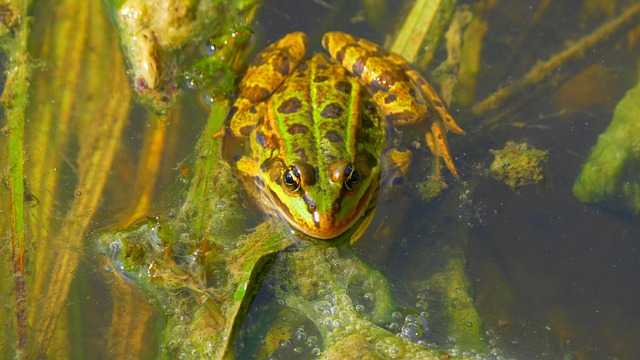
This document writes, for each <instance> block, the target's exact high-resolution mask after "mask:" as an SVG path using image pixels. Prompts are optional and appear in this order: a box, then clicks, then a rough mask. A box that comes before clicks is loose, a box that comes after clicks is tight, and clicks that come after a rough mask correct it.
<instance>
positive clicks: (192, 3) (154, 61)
mask: <svg viewBox="0 0 640 360" xmlns="http://www.w3.org/2000/svg"><path fill="white" fill-rule="evenodd" d="M107 3H108V5H109V6H111V10H112V18H113V19H114V22H115V23H116V25H117V27H118V32H119V35H120V39H121V43H122V46H123V48H124V53H125V55H126V57H127V61H128V63H129V67H130V74H131V77H132V81H133V87H134V88H135V91H136V92H137V93H138V95H139V96H140V98H141V100H142V101H143V103H144V104H145V105H147V106H148V107H149V108H150V109H152V110H153V111H154V112H157V113H160V114H163V113H165V112H166V111H167V110H168V109H169V108H170V107H172V106H173V105H174V104H175V102H176V100H177V98H178V97H179V95H180V89H181V87H182V84H181V80H182V79H181V75H182V73H183V72H184V67H185V65H184V63H185V59H188V58H189V56H185V55H187V54H190V53H193V52H194V51H193V49H187V47H188V46H191V45H200V44H204V43H206V42H207V41H209V40H212V39H216V38H217V37H218V36H224V35H226V33H229V32H232V33H233V32H234V31H233V30H232V29H234V28H235V27H236V26H241V25H240V24H244V23H245V22H247V21H248V19H250V18H251V16H252V14H253V12H254V11H255V3H256V2H255V1H231V2H227V3H224V2H220V1H215V0H188V1H176V0H125V1H116V0H111V1H107ZM218 47H219V46H218ZM215 56H218V55H217V54H216V55H215ZM221 56H222V57H224V55H221ZM229 60H231V59H229V58H227V59H225V61H223V63H226V66H229V63H231V62H232V61H229ZM215 65H216V66H215V70H217V71H218V70H219V71H220V72H221V73H223V74H228V73H230V71H228V70H227V69H226V68H225V67H224V66H222V63H216V64H215Z"/></svg>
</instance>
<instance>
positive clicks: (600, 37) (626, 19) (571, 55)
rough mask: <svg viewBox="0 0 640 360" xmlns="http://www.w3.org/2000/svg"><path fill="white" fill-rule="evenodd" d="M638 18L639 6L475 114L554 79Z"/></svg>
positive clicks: (484, 103) (498, 94) (538, 67)
mask: <svg viewBox="0 0 640 360" xmlns="http://www.w3.org/2000/svg"><path fill="white" fill-rule="evenodd" d="M638 14H640V3H639V4H636V5H633V6H631V7H630V8H628V9H627V10H625V11H624V12H623V13H622V14H621V15H620V16H618V17H617V18H615V19H614V20H611V21H609V22H607V23H605V24H604V25H602V26H600V27H599V28H598V29H596V30H595V31H594V32H593V33H591V34H590V35H588V36H585V37H583V38H582V39H581V40H580V41H578V42H576V43H575V44H574V45H573V46H571V47H569V48H568V49H566V50H564V51H562V52H561V53H559V54H557V55H554V56H552V57H551V58H550V59H549V60H547V61H545V62H543V63H540V64H538V65H536V66H534V67H533V69H531V70H530V71H529V73H527V74H526V75H525V76H524V77H522V78H521V79H519V80H517V81H515V82H514V83H512V84H509V85H507V86H505V87H504V88H502V89H500V90H498V91H497V92H495V93H494V94H493V95H491V96H489V97H487V98H486V99H484V100H483V101H481V102H480V103H479V104H477V105H476V106H475V107H474V108H473V112H474V114H475V115H478V116H483V115H486V114H487V113H489V112H491V111H494V110H496V109H498V108H499V107H500V106H501V105H502V104H503V103H505V102H506V101H508V100H509V99H511V98H513V97H514V96H516V95H517V94H520V93H522V92H524V91H525V90H527V89H529V88H530V87H532V86H534V85H537V84H540V83H542V82H543V81H546V80H548V79H549V78H551V77H553V76H554V75H555V71H557V70H558V69H561V68H564V67H566V65H567V63H569V62H570V61H573V60H576V59H578V58H580V57H582V56H583V55H584V54H585V52H586V51H587V50H588V49H590V48H593V47H594V46H596V45H598V44H599V43H601V42H603V41H605V40H607V39H609V38H610V37H611V36H612V35H613V34H615V33H616V32H617V31H618V30H620V28H621V27H622V26H624V25H627V24H629V23H631V21H632V20H633V19H634V18H635V17H636V16H637V15H638ZM499 120H500V118H494V119H491V120H490V121H487V122H486V125H491V124H494V123H496V122H498V121H499Z"/></svg>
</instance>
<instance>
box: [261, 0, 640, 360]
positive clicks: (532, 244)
mask: <svg viewBox="0 0 640 360" xmlns="http://www.w3.org/2000/svg"><path fill="white" fill-rule="evenodd" d="M290 3H291V2H287V1H280V2H273V5H272V7H270V6H267V7H265V8H264V9H263V14H262V15H261V16H260V22H259V25H260V29H261V33H262V34H263V36H264V37H265V38H266V39H275V38H277V37H279V36H280V35H281V34H283V33H286V32H288V31H292V30H297V29H299V28H303V29H309V26H310V25H308V24H306V25H301V24H298V23H297V21H299V20H298V19H300V18H305V19H307V16H308V14H309V13H313V14H315V16H310V17H309V18H310V19H311V21H312V22H315V23H314V24H313V25H311V29H309V30H308V31H310V32H311V34H312V38H316V39H317V38H318V37H319V36H320V34H321V33H322V32H324V31H325V30H329V29H332V30H333V29H336V30H343V31H350V32H352V33H356V34H358V35H360V36H364V37H367V38H369V39H373V40H375V41H378V42H381V41H383V39H382V38H381V31H385V30H388V29H379V28H373V27H371V26H369V25H368V24H354V23H353V22H349V21H344V20H348V19H349V18H350V17H351V16H353V15H352V14H354V11H357V10H355V9H354V10H350V11H349V10H347V11H344V12H342V13H341V14H340V15H336V18H340V19H339V20H338V19H336V20H335V21H334V22H333V23H331V24H330V25H328V24H327V22H328V21H327V20H325V18H324V16H323V14H325V12H326V11H328V10H327V9H325V8H324V7H323V6H322V5H320V4H319V3H314V4H312V3H310V4H307V6H306V7H308V8H309V10H303V14H304V15H302V16H297V15H294V14H298V12H297V10H296V12H292V11H291V10H290V8H291V7H290V6H291V4H290ZM604 3H605V2H597V1H585V2H583V1H565V2H562V3H553V4H551V5H549V6H550V7H549V8H548V9H547V10H545V11H542V12H540V7H539V6H540V5H541V3H540V2H537V3H535V4H532V3H531V2H527V1H510V2H498V3H497V5H496V6H495V7H494V8H492V9H490V10H488V11H487V12H486V19H487V22H488V31H487V34H486V37H485V40H484V45H483V48H482V63H481V67H480V71H479V77H478V79H479V81H478V89H477V92H476V101H479V100H481V99H483V98H484V97H486V96H488V95H490V94H491V93H492V92H493V91H495V90H497V89H498V87H500V86H504V85H506V84H508V83H510V82H513V81H515V80H517V79H518V78H520V77H522V76H524V74H526V72H528V71H529V70H530V69H531V68H532V67H533V66H534V65H536V63H537V62H538V61H544V60H547V59H548V58H550V57H551V56H552V55H554V54H556V53H559V52H561V51H562V50H563V49H564V48H565V47H567V46H569V45H570V44H571V43H573V42H576V41H578V40H579V39H580V38H581V37H583V36H586V35H588V34H589V33H591V32H592V31H594V29H595V28H596V27H597V26H599V25H601V24H602V23H603V22H604V21H606V20H607V19H608V18H609V17H608V16H607V15H605V13H604V11H605V10H606V9H610V8H609V5H606V4H604ZM632 3H633V2H617V5H618V7H617V8H615V6H614V8H615V11H614V13H618V12H619V11H620V9H622V8H623V7H625V6H628V5H630V4H632ZM341 6H345V5H344V4H342V5H341ZM470 6H472V7H473V6H474V4H470ZM475 6H476V9H478V7H479V5H478V4H475ZM611 6H613V5H611ZM597 9H599V10H597ZM610 10H612V9H610ZM304 11H308V12H309V13H306V12H304ZM390 14H391V15H390V16H388V19H389V20H391V19H394V14H395V12H390ZM536 16H538V18H536ZM391 23H392V21H390V22H389V23H387V25H390V24H391ZM267 34H268V35H267ZM624 34H625V32H621V33H619V34H618V35H617V36H618V38H617V39H614V40H613V41H611V42H607V43H605V44H604V45H602V46H599V47H597V48H595V49H594V50H593V51H592V52H591V53H590V54H588V56H587V58H586V59H585V60H580V61H576V62H572V63H570V65H569V66H572V67H575V69H572V71H573V72H574V73H577V74H578V75H577V77H576V78H573V79H571V80H570V81H569V82H563V83H561V84H559V85H558V86H555V87H549V88H547V89H544V91H537V90H536V92H535V93H533V94H531V96H529V98H528V99H527V101H526V103H525V104H524V105H523V106H521V107H519V108H518V109H517V110H516V111H514V112H513V113H512V114H510V115H509V117H510V119H509V121H505V123H504V125H500V126H496V127H494V128H491V129H487V128H480V124H481V122H482V121H484V119H482V118H479V117H476V116H474V115H472V114H471V112H470V111H469V107H468V106H464V105H455V104H454V106H453V107H452V113H453V114H454V116H455V118H456V120H457V121H458V122H459V123H460V124H461V126H462V127H463V128H464V129H465V130H466V131H468V134H467V135H466V136H464V137H459V136H455V135H450V136H449V142H450V146H451V148H452V149H453V151H454V153H455V154H456V156H457V160H456V161H457V164H458V166H459V167H460V168H461V172H462V179H463V180H464V181H466V182H468V184H469V188H466V187H464V186H461V185H459V184H453V185H452V186H451V187H450V188H449V189H447V190H446V191H445V194H444V196H443V199H440V200H437V201H434V202H433V203H430V204H427V205H424V204H420V201H418V200H416V199H413V198H414V197H415V196H416V195H415V191H412V190H414V189H407V190H406V191H405V193H404V198H402V199H399V200H396V201H395V202H394V203H391V204H382V205H381V206H380V208H379V210H378V213H377V215H376V218H375V219H374V221H373V223H372V225H371V229H370V231H369V232H368V233H367V235H365V237H364V238H363V239H362V240H360V241H359V242H358V243H357V244H356V245H355V248H356V251H357V252H358V254H359V255H360V256H361V257H362V258H363V259H366V260H367V261H368V262H370V263H371V264H373V265H374V266H376V267H377V268H379V269H382V271H383V272H384V274H385V275H387V276H389V277H391V278H392V279H393V281H394V284H395V286H396V290H397V294H398V295H400V296H404V298H403V299H401V300H400V301H401V302H403V301H404V302H406V303H407V304H413V301H414V298H413V297H412V294H406V293H403V291H402V290H401V289H402V288H403V287H404V286H406V284H408V283H410V282H411V281H412V279H413V278H414V276H416V273H419V272H420V271H421V265H420V264H421V262H422V261H424V258H425V256H424V254H425V252H426V251H428V250H425V249H428V248H429V247H432V246H433V244H434V243H436V242H438V241H439V239H441V238H447V237H448V236H451V235H448V233H447V231H448V230H451V229H455V228H460V227H462V228H464V230H463V231H460V230H459V229H457V230H454V231H455V233H456V234H461V233H462V234H466V236H468V249H467V258H468V262H469V277H470V279H471V280H472V281H473V283H474V287H475V290H476V304H477V306H478V308H479V310H480V313H481V316H482V317H483V319H484V321H485V324H484V325H485V327H486V329H487V331H489V333H490V334H492V335H491V336H493V338H494V341H496V342H497V343H498V344H499V345H500V347H501V348H502V349H504V351H505V354H506V355H510V356H514V357H515V358H559V357H560V356H563V355H565V354H572V355H573V356H574V358H584V359H599V358H613V357H617V358H625V359H626V358H635V357H638V356H640V348H638V346H637V343H638V342H637V340H638V335H637V334H638V332H639V330H640V329H639V328H638V325H637V321H636V319H638V318H639V317H640V307H638V305H637V304H638V303H640V285H638V282H637V280H636V277H637V274H638V273H639V272H640V256H639V255H640V251H639V246H640V244H639V243H638V239H640V223H639V222H638V218H637V217H635V216H633V215H631V214H628V213H625V212H622V211H613V210H604V209H600V208H597V207H594V206H590V205H585V204H582V203H580V202H579V201H578V200H576V199H575V197H574V196H573V194H572V190H571V189H572V186H573V182H574V180H575V178H576V176H577V174H578V172H579V170H580V167H581V165H582V162H583V161H585V160H586V158H587V155H588V153H589V150H590V149H591V147H592V146H593V145H594V144H595V142H596V140H597V136H598V135H599V134H600V133H601V132H602V131H604V129H605V128H606V126H607V125H608V123H609V122H610V121H611V118H612V112H613V109H614V106H615V104H616V103H617V102H618V101H619V100H620V99H621V98H622V96H623V95H624V93H625V91H626V90H627V89H629V88H630V87H632V86H633V85H634V84H635V81H636V79H637V74H636V75H633V74H634V72H635V70H634V69H635V68H636V66H637V59H638V46H637V45H635V46H631V47H628V46H627V45H623V44H625V41H626V40H625V37H626V35H624ZM440 60H442V59H440ZM432 68H433V66H432ZM454 94H455V93H454ZM456 114H457V115H456ZM514 123H516V124H515V125H514ZM521 139H526V140H527V141H528V142H529V143H530V144H532V145H534V146H536V147H538V148H540V149H546V150H549V168H548V174H549V181H548V183H547V184H546V185H545V186H541V187H538V188H536V187H535V186H533V185H530V186H527V187H524V188H520V189H516V190H512V189H511V188H509V187H508V186H506V185H505V184H502V183H499V182H497V181H496V180H494V179H492V178H491V177H489V176H487V175H486V174H485V169H487V168H488V166H489V164H490V162H491V161H492V159H493V156H492V155H491V154H490V152H489V150H490V149H500V148H502V147H503V146H504V144H505V142H506V141H509V140H511V141H520V140H521ZM467 189H471V192H470V193H469V194H466V195H465V196H464V197H461V196H462V195H463V194H464V193H465V191H466V190H467ZM409 209H411V210H409ZM387 228H389V229H392V230H388V229H387ZM386 231H391V232H392V233H393V235H391V236H390V235H385V232H386ZM410 239H413V240H410ZM413 296H415V294H413Z"/></svg>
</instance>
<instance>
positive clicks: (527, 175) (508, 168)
mask: <svg viewBox="0 0 640 360" xmlns="http://www.w3.org/2000/svg"><path fill="white" fill-rule="evenodd" d="M491 153H492V154H493V155H494V156H495V158H494V160H493V162H492V163H491V165H490V166H489V174H490V175H491V177H493V178H494V179H496V180H498V181H501V182H504V183H505V184H507V185H509V186H510V187H511V188H513V189H515V188H519V187H522V186H525V185H529V184H537V185H541V184H543V183H544V182H545V181H546V179H547V175H546V173H547V171H546V166H547V159H548V157H549V152H548V151H545V150H539V149H536V148H534V147H533V146H531V145H529V144H527V143H526V142H520V143H515V142H512V141H508V142H507V143H506V144H505V146H504V148H503V149H501V150H491Z"/></svg>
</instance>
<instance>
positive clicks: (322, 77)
mask: <svg viewBox="0 0 640 360" xmlns="http://www.w3.org/2000/svg"><path fill="white" fill-rule="evenodd" d="M327 80H329V77H328V76H325V75H318V76H316V77H315V78H314V79H313V82H317V83H320V82H324V81H327Z"/></svg>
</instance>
